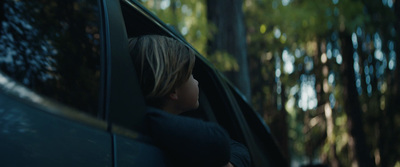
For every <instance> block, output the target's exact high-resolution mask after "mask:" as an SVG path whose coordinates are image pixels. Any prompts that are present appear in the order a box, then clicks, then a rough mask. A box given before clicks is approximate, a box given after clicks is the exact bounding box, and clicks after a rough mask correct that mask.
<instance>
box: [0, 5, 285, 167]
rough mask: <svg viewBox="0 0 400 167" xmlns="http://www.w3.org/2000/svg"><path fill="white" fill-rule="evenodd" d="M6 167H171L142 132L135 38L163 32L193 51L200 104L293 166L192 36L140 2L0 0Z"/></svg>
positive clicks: (0, 102) (259, 153) (262, 155)
mask: <svg viewBox="0 0 400 167" xmlns="http://www.w3.org/2000/svg"><path fill="white" fill-rule="evenodd" d="M0 7H2V10H0V21H1V24H0V150H1V152H0V154H1V156H0V165H1V166H165V157H164V155H163V152H162V150H160V149H159V148H157V147H156V146H154V144H153V143H152V142H151V140H148V137H147V136H144V135H143V133H142V131H143V127H142V126H141V125H142V124H143V121H144V114H145V108H146V106H145V103H144V99H143V96H142V95H141V91H140V88H139V85H138V83H137V79H136V74H135V70H134V67H133V63H132V60H131V58H130V56H129V53H128V45H127V41H128V38H130V37H135V36H139V35H144V34H160V35H165V36H169V37H172V38H175V39H177V40H179V41H181V42H183V43H185V45H187V46H188V47H190V48H192V49H193V50H194V51H195V52H196V64H195V69H194V72H193V73H194V76H196V79H197V80H198V81H199V82H200V85H199V87H200V99H199V100H200V108H199V110H197V111H193V112H190V113H186V116H190V117H197V118H199V119H203V120H206V121H213V122H217V123H219V124H220V125H221V126H222V127H224V128H225V129H226V130H227V132H228V133H229V134H230V136H231V137H232V138H233V139H234V140H237V141H239V142H241V143H243V144H245V145H246V146H247V147H248V148H249V151H250V154H251V157H252V161H253V166H288V161H287V159H286V158H285V157H284V156H283V154H282V152H281V150H280V148H279V147H278V145H277V144H276V142H275V140H274V138H273V136H272V135H271V133H270V131H269V130H268V126H267V125H266V124H265V123H264V121H263V120H262V118H261V117H260V116H259V115H258V113H256V112H255V111H254V110H253V109H252V108H251V106H250V105H249V104H248V102H247V101H246V99H245V98H244V97H243V96H242V95H241V93H240V92H239V91H238V90H237V89H236V88H235V87H234V86H233V85H232V84H231V83H229V81H228V80H227V79H225V78H224V77H223V75H221V74H220V72H219V71H218V70H216V69H215V68H214V67H213V65H211V64H210V63H209V62H208V61H207V60H206V59H205V58H204V57H202V56H201V55H200V54H199V53H198V52H197V51H196V50H195V49H194V48H193V47H192V46H191V45H190V44H189V43H188V42H187V41H185V39H184V38H183V37H182V36H180V35H179V34H178V33H177V32H175V31H174V30H173V29H171V28H170V27H169V26H168V25H166V24H165V23H163V22H162V21H161V20H159V19H158V18H157V17H156V16H154V15H153V14H151V12H149V11H148V10H147V9H146V8H145V7H143V6H142V5H141V4H140V3H139V2H137V1H135V0H97V1H96V0H68V1H66V0H65V1H56V0H40V1H39V0H20V1H14V0H3V1H1V2H0Z"/></svg>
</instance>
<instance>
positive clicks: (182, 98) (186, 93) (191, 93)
mask: <svg viewBox="0 0 400 167" xmlns="http://www.w3.org/2000/svg"><path fill="white" fill-rule="evenodd" d="M198 85H199V82H198V81H197V80H196V79H194V77H193V75H190V77H189V79H188V80H187V81H186V82H185V83H183V85H182V86H180V87H179V88H177V89H176V95H177V97H178V98H177V100H176V103H175V104H176V105H175V106H176V110H177V111H179V112H180V113H182V112H185V111H189V110H193V109H196V108H198V107H199V86H198Z"/></svg>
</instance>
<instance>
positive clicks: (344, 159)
mask: <svg viewBox="0 0 400 167" xmlns="http://www.w3.org/2000/svg"><path fill="white" fill-rule="evenodd" d="M139 2H141V3H142V4H143V5H144V6H145V7H147V8H148V9H149V10H151V11H152V12H153V13H154V14H155V15H156V16H158V17H159V18H160V19H161V20H163V21H164V22H166V23H167V24H169V25H170V26H172V27H174V28H175V29H176V30H177V31H178V32H180V33H181V34H182V35H183V36H184V38H185V39H186V40H187V41H188V42H189V43H191V44H192V45H193V46H194V47H195V48H196V49H197V50H198V51H199V52H200V53H201V54H202V55H203V56H205V57H206V58H207V59H208V60H210V61H211V62H212V63H213V64H214V65H215V66H216V67H217V68H218V69H219V70H220V71H222V72H223V73H224V74H225V76H226V77H227V78H228V79H230V80H231V81H232V83H233V84H234V85H236V86H237V87H238V88H239V89H240V90H241V92H243V95H244V96H246V97H247V99H248V102H249V103H250V104H251V105H252V106H253V108H254V109H255V110H256V111H257V112H259V113H260V115H261V116H263V118H264V120H265V122H266V123H267V124H268V125H269V126H270V128H271V131H272V133H273V134H274V135H275V137H276V139H277V141H278V143H279V144H280V146H281V148H282V150H283V152H284V154H285V155H286V156H287V157H288V159H290V160H291V165H292V166H301V165H313V164H314V165H315V164H324V165H327V166H382V167H386V166H396V167H400V73H399V71H400V69H399V65H400V62H399V61H400V58H398V57H397V54H399V49H400V45H399V40H400V38H399V33H398V32H399V31H400V29H399V28H400V13H399V12H400V2H399V1H396V0H139Z"/></svg>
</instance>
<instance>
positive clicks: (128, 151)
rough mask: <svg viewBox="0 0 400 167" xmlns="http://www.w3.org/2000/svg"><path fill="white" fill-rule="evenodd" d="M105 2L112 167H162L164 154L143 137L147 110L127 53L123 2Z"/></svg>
mask: <svg viewBox="0 0 400 167" xmlns="http://www.w3.org/2000/svg"><path fill="white" fill-rule="evenodd" d="M103 2H104V12H105V15H104V24H105V25H106V26H105V30H104V32H105V36H107V37H108V39H109V40H107V41H105V45H106V46H107V47H106V48H107V51H106V54H107V55H106V58H105V62H106V64H107V70H106V79H105V85H106V86H105V87H106V90H107V91H106V93H105V94H106V95H105V99H106V100H105V113H106V114H107V118H106V119H107V120H108V122H109V127H108V128H109V130H110V132H111V133H112V134H111V135H112V143H113V165H114V166H115V167H117V166H138V167H140V166H143V167H163V166H165V159H164V154H163V152H162V151H161V150H160V149H159V148H158V147H155V146H154V143H152V140H151V139H150V138H149V137H147V136H145V135H143V133H142V132H143V130H144V129H143V128H144V127H143V126H142V125H143V120H144V113H145V107H146V106H145V103H144V99H143V96H142V94H141V90H140V87H139V84H138V82H137V79H136V72H135V70H134V67H133V62H132V60H131V58H130V56H129V53H128V37H127V33H126V28H125V23H124V19H123V16H122V10H121V9H122V8H121V5H120V2H119V1H118V0H104V1H103ZM135 24H137V25H139V24H140V23H139V22H137V23H135Z"/></svg>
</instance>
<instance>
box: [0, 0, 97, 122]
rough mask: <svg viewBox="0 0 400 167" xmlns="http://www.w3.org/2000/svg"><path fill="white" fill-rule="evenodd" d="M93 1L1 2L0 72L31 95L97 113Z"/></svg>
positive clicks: (95, 39) (95, 9) (28, 0)
mask: <svg viewBox="0 0 400 167" xmlns="http://www.w3.org/2000/svg"><path fill="white" fill-rule="evenodd" d="M97 2H98V1H91V0H67V1H58V0H1V1H0V70H1V71H2V72H3V73H5V74H7V75H8V76H10V77H11V78H13V79H14V80H16V81H17V82H20V83H22V84H23V85H25V86H26V87H28V88H30V89H32V90H33V91H35V92H37V93H39V94H41V95H45V96H47V97H50V98H51V99H54V100H57V101H59V102H61V103H64V104H67V105H69V106H71V107H74V108H77V109H80V110H82V111H85V112H87V113H88V114H90V115H96V114H97V110H98V108H99V107H98V105H99V104H98V103H99V102H98V101H99V99H100V98H99V87H100V51H101V50H100V34H99V27H100V18H99V7H98V4H97Z"/></svg>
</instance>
